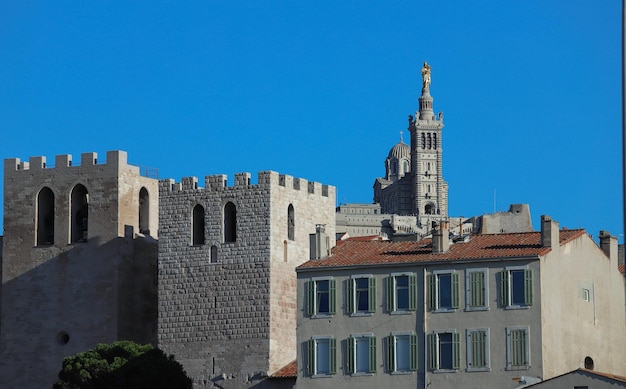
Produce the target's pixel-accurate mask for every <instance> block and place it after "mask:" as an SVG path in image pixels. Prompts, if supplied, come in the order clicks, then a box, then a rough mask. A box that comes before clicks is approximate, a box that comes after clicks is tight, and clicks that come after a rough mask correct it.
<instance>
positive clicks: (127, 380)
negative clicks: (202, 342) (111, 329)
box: [53, 340, 192, 389]
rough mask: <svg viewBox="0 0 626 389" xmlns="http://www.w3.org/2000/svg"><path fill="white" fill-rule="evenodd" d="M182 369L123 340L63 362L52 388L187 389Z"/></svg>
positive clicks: (159, 353)
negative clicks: (57, 379)
mask: <svg viewBox="0 0 626 389" xmlns="http://www.w3.org/2000/svg"><path fill="white" fill-rule="evenodd" d="M191 387H192V381H191V379H190V378H189V377H188V376H187V374H186V373H185V370H184V369H183V366H182V365H181V364H180V363H178V362H176V361H175V360H174V356H172V355H169V356H168V355H166V354H165V353H164V352H163V351H162V350H159V349H157V348H154V347H152V346H151V345H149V344H146V345H139V344H137V343H134V342H131V341H127V340H123V341H118V342H114V343H111V344H103V343H101V344H98V345H97V346H96V347H95V348H94V349H92V350H88V351H84V352H81V353H78V354H76V355H74V356H70V357H67V358H65V359H64V360H63V369H62V370H61V371H60V372H59V381H58V382H57V383H56V384H55V385H54V386H53V388H54V389H110V388H120V389H125V388H128V389H130V388H136V389H142V388H146V389H147V388H150V389H161V388H162V389H166V388H167V389H191Z"/></svg>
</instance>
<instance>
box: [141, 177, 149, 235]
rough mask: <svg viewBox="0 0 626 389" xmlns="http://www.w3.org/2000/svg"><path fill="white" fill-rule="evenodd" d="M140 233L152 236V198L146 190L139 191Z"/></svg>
mask: <svg viewBox="0 0 626 389" xmlns="http://www.w3.org/2000/svg"><path fill="white" fill-rule="evenodd" d="M139 232H140V233H142V234H146V235H150V198H149V196H148V190H147V189H146V188H141V190H140V191H139Z"/></svg>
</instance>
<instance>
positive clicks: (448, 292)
mask: <svg viewBox="0 0 626 389" xmlns="http://www.w3.org/2000/svg"><path fill="white" fill-rule="evenodd" d="M427 281H428V294H429V296H428V307H429V309H430V310H431V311H435V312H447V311H452V310H455V309H458V308H459V274H458V273H457V272H453V271H436V272H434V273H433V274H431V275H429V276H428V279H427Z"/></svg>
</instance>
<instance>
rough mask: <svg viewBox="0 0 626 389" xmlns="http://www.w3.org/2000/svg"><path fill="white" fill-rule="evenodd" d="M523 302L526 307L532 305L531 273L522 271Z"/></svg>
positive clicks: (527, 270) (530, 271) (529, 270)
mask: <svg viewBox="0 0 626 389" xmlns="http://www.w3.org/2000/svg"><path fill="white" fill-rule="evenodd" d="M524 302H525V303H526V305H533V271H532V270H531V269H526V270H524Z"/></svg>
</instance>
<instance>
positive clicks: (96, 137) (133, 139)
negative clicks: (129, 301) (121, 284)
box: [0, 0, 623, 237]
mask: <svg viewBox="0 0 626 389" xmlns="http://www.w3.org/2000/svg"><path fill="white" fill-rule="evenodd" d="M620 12H621V2H619V1H617V0H611V1H609V0H606V1H598V2H593V3H592V2H589V1H581V0H567V1H565V0H562V1H545V0H514V1H502V0H493V1H486V0H479V1H471V2H469V1H429V2H426V1H420V2H417V1H336V0H333V1H325V0H321V1H310V2H305V1H206V0H205V1H154V0H151V1H132V2H129V1H29V0H23V1H4V2H1V3H0V53H1V54H2V55H0V126H1V129H2V130H1V132H0V156H1V157H2V158H3V159H4V158H12V157H18V158H21V159H22V160H27V159H28V157H30V156H37V155H45V156H47V157H48V161H53V160H54V156H55V155H57V154H72V155H73V156H74V159H75V160H79V156H80V153H82V152H89V151H95V152H97V153H99V155H101V156H102V157H104V156H105V153H106V151H107V150H114V149H122V150H126V151H128V153H129V161H130V162H131V163H133V164H137V165H145V166H152V167H157V168H159V176H160V178H174V179H176V180H177V181H179V180H180V179H181V178H182V177H185V176H197V177H201V180H200V181H201V182H202V181H203V180H202V177H204V176H205V175H209V174H222V173H223V174H228V175H229V178H230V182H232V177H233V174H234V173H235V172H246V171H247V172H251V173H252V175H253V177H254V180H255V179H256V172H258V171H259V170H275V171H278V172H280V173H286V174H291V175H294V176H296V177H302V178H306V179H309V180H314V181H319V182H322V183H324V184H331V185H335V186H337V193H338V194H337V201H338V203H350V202H365V203H368V202H371V201H372V184H373V183H374V179H375V178H376V177H379V176H382V175H384V165H383V162H384V159H385V157H386V155H387V153H388V151H389V149H390V148H391V147H392V146H393V145H394V144H395V143H396V142H397V141H398V139H399V133H400V131H404V134H405V139H406V140H408V139H409V137H408V133H407V131H406V127H407V115H409V114H413V113H414V112H415V111H416V109H417V98H418V97H419V94H420V88H421V75H420V68H421V64H422V62H423V61H428V62H429V63H430V64H431V66H432V86H431V94H432V95H433V97H434V99H435V101H434V109H435V111H443V112H444V113H445V125H446V126H445V128H444V135H443V142H444V143H443V150H444V166H443V171H444V178H445V179H446V181H448V183H449V185H450V198H449V203H450V207H449V208H450V209H449V211H450V214H451V215H455V216H456V215H462V216H472V215H478V214H482V213H485V212H493V210H494V191H495V192H496V209H497V210H499V211H500V210H506V209H507V208H508V205H509V204H510V203H529V204H530V207H531V215H532V217H533V225H534V227H535V228H538V227H539V216H540V215H541V214H549V215H551V216H552V217H553V218H554V219H556V220H558V221H559V222H560V223H561V225H562V226H566V227H568V228H578V227H584V228H586V229H587V230H588V231H589V232H590V233H591V234H592V235H593V236H594V237H596V236H597V234H598V231H599V230H600V229H605V230H608V231H610V232H611V233H613V234H614V235H619V234H622V233H623V222H622V196H621V192H622V189H621V188H622V186H621V111H620V109H621V78H620V74H621V73H620V72H621V70H620V69H621V68H620V66H621V65H620V47H621V46H620V45H621V43H620V42H621V40H620V34H621V31H620V28H621V27H620Z"/></svg>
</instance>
